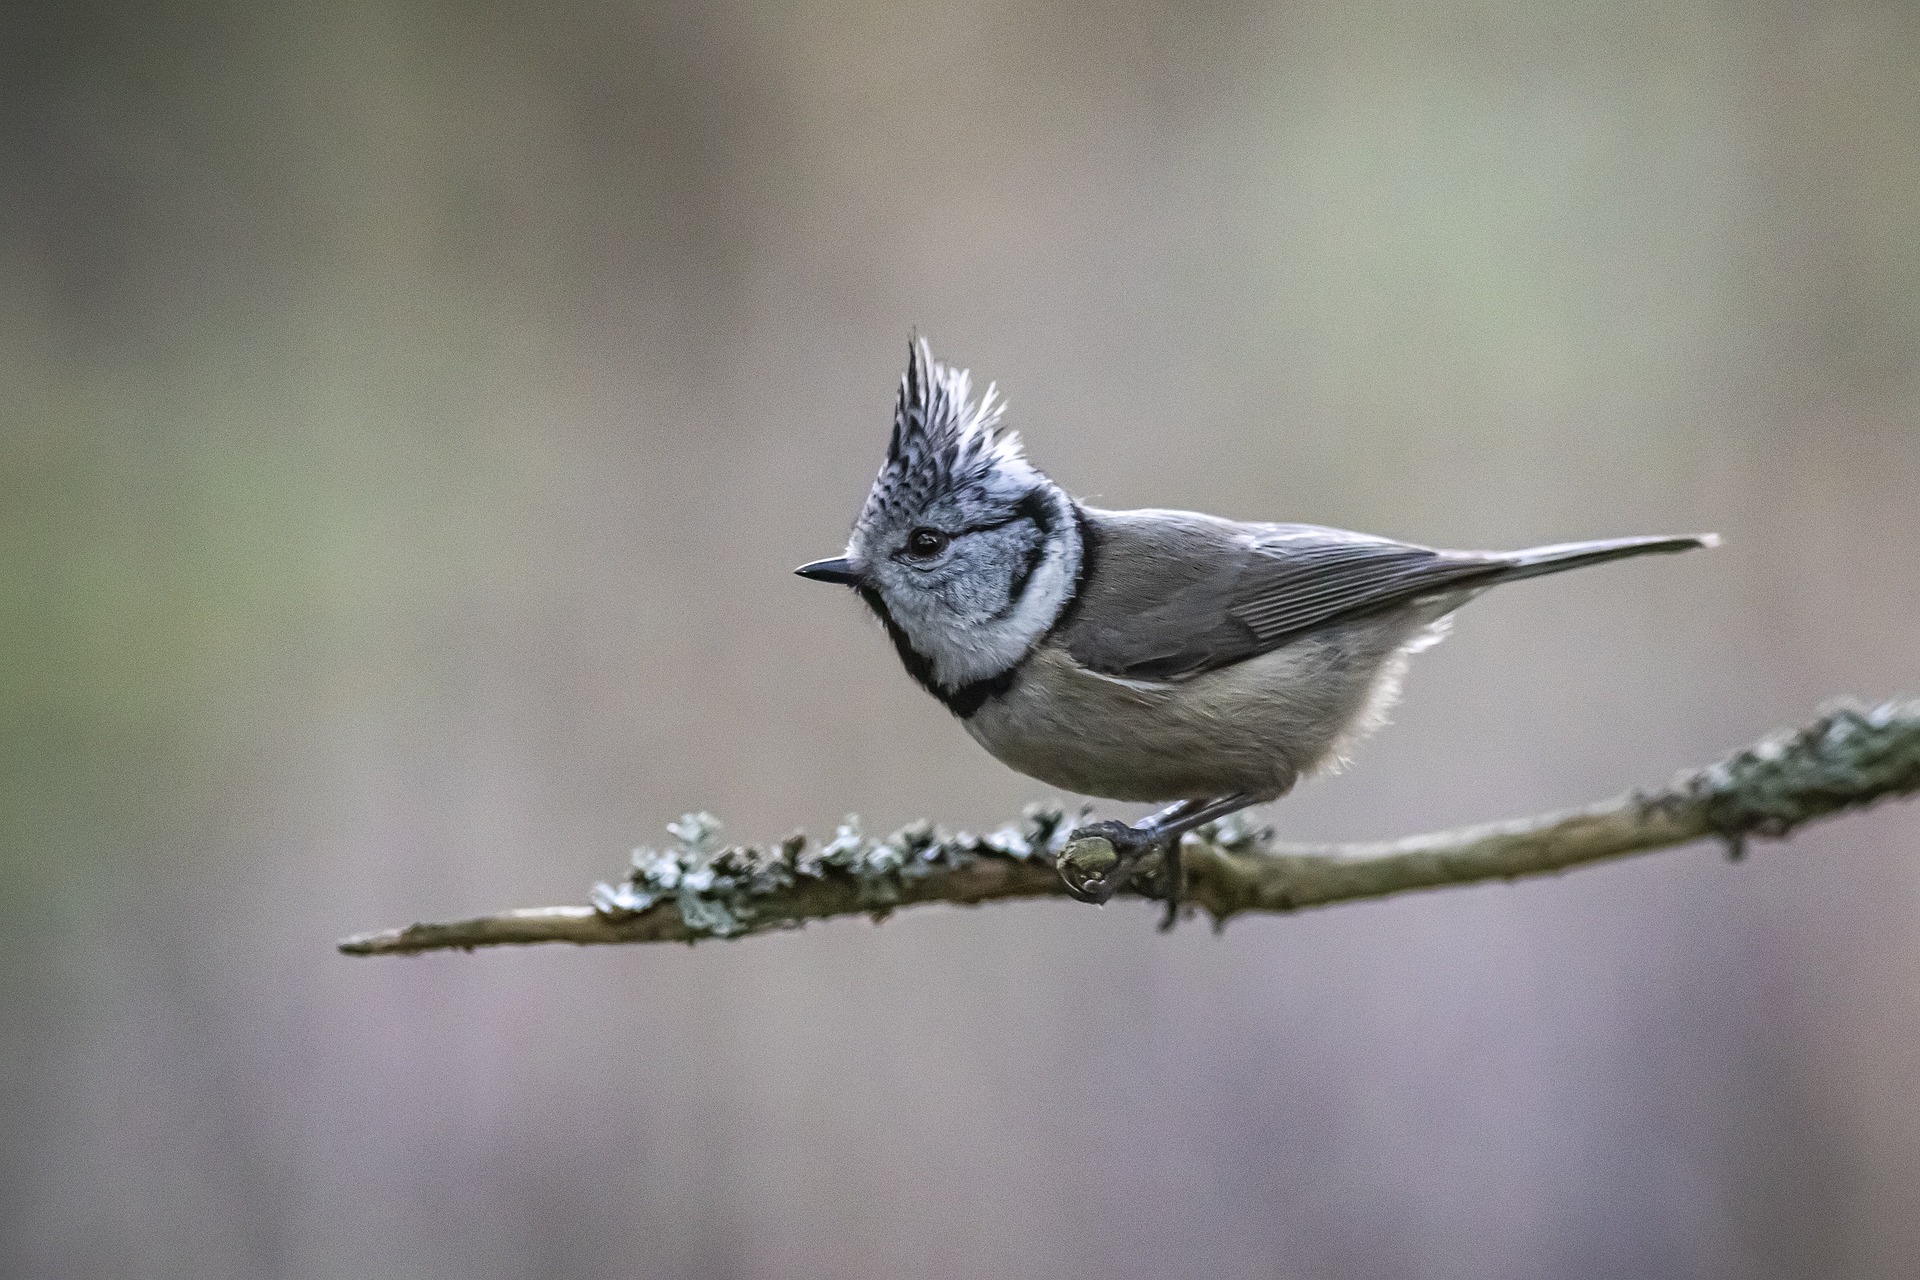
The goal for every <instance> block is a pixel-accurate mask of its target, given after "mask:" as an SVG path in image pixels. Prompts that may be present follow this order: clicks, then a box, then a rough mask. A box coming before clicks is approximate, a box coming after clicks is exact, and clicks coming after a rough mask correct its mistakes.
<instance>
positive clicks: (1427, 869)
mask: <svg viewBox="0 0 1920 1280" xmlns="http://www.w3.org/2000/svg"><path fill="white" fill-rule="evenodd" d="M1914 791H1920V701H1908V702H1888V703H1884V704H1882V705H1881V706H1878V707H1875V708H1873V709H1872V710H1861V709H1859V708H1856V707H1852V706H1842V707H1838V708H1836V709H1834V710H1830V711H1828V712H1827V713H1826V714H1824V715H1822V716H1821V717H1820V718H1819V719H1817V720H1815V721H1814V722H1813V723H1812V724H1810V725H1807V726H1806V727H1804V728H1801V729H1795V730H1789V731H1783V732H1781V733H1777V734H1774V735H1772V736H1771V737H1768V738H1766V739H1764V740H1762V741H1761V742H1759V743H1757V744H1756V745H1754V746H1752V747H1749V748H1746V749H1745V750H1742V751H1738V752H1736V753H1734V754H1733V755H1731V756H1729V757H1727V758H1726V759H1725V760H1722V761H1719V762H1718V763H1716V764H1711V765H1708V766H1707V767H1706V768H1704V769H1699V770H1695V771H1693V772H1690V773H1683V774H1681V775H1680V776H1678V777H1676V778H1675V779H1674V780H1673V781H1672V782H1670V783H1668V784H1667V785H1666V786H1665V787H1663V788H1660V789H1659V790H1657V791H1652V792H1645V793H1643V792H1638V791H1635V792H1630V793H1628V794H1626V795H1623V796H1618V797H1616V798H1614V799H1612V800H1607V801H1603V802H1601V803H1599V804H1596V805H1592V806H1590V807H1588V808H1585V809H1576V810H1572V811H1568V812H1562V813H1551V814H1545V815H1542V816H1540V817H1534V818H1521V819H1517V820H1515V821H1512V822H1499V823H1489V824H1487V825H1484V826H1477V827H1464V828H1461V829H1459V830H1455V831H1441V832H1435V833H1433V834H1430V835H1420V836H1409V837H1407V838H1405V839H1402V840H1392V841H1387V842H1384V843H1379V844H1354V845H1331V846H1318V847H1306V846H1296V845H1282V844H1278V843H1276V842H1274V840H1273V838H1272V835H1273V833H1272V832H1271V831H1270V830H1267V829H1264V828H1259V827H1255V826H1253V825H1250V824H1249V823H1246V822H1243V821H1239V820H1237V819H1234V818H1230V819H1228V820H1227V821H1225V822H1223V823H1219V824H1216V825H1214V826H1212V827H1207V828H1202V829H1201V830H1200V831H1198V832H1194V833H1192V834H1189V835H1188V836H1187V837H1186V843H1185V845H1184V846H1183V848H1184V855H1185V863H1186V867H1187V872H1188V883H1187V888H1186V893H1185V895H1184V896H1185V899H1186V901H1187V902H1188V903H1189V904H1191V905H1193V906H1199V907H1204V908H1205V909H1206V910H1207V912H1208V913H1209V914H1211V915H1212V917H1213V919H1214V922H1215V924H1216V927H1218V926H1223V925H1224V924H1225V922H1226V921H1227V920H1228V919H1229V918H1231V917H1233V916H1236V915H1239V914H1241V913H1243V912H1248V911H1294V910H1298V909H1300V908H1302V907H1319V906H1326V905H1329V904H1331V903H1336V902H1352V901H1355V900H1358V899H1362V898H1383V897H1387V896H1388V895H1390V894H1396V893H1405V892H1407V891H1409V890H1414V889H1432V888H1438V887H1440V886H1443V885H1457V884H1474V883H1478V882H1481V881H1486V880H1514V879H1518V878H1520V877H1522V876H1535V875H1549V874H1553V873H1555V872H1560V871H1565V870H1567V869H1569V868H1571V867H1577V866H1581V865H1584V864H1586V863H1592V862H1600V861H1604V860H1606V859H1609V858H1619V857H1625V856H1627V855H1629V854H1635V853H1646V852H1650V851H1651V850H1654V849H1665V848H1669V847H1671V846H1673V845H1679V844H1687V843H1690V842H1692V841H1695V840H1701V839H1705V838H1708V837H1713V838H1717V839H1719V840H1722V841H1724V842H1725V843H1726V846H1727V850H1728V853H1729V855H1730V856H1731V857H1733V858H1735V859H1736V860H1737V859H1738V858H1739V857H1740V856H1741V855H1742V854H1743V852H1744V850H1745V846H1746V841H1747V839H1748V838H1749V837H1753V836H1763V837H1770V838H1775V839H1778V838H1781V837H1784V836H1786V835H1787V834H1789V833H1790V832H1792V831H1793V830H1794V828H1796V827H1798V826H1800V825H1801V824H1803V823H1806V822H1810V821H1812V820H1814V819H1816V818H1822V817H1825V816H1827V815H1829V814H1833V813H1838V812H1840V811H1842V810H1845V809H1853V808H1861V807H1864V806H1866V805H1869V804H1872V803H1873V802H1874V801H1876V800H1880V799H1884V798H1886V797H1889V796H1903V795H1907V794H1910V793H1912V792H1914ZM1084 819H1085V814H1084V812H1083V813H1082V814H1080V815H1078V816H1077V817H1076V818H1074V819H1073V820H1072V821H1069V820H1068V818H1067V816H1066V815H1065V814H1063V813H1062V812H1061V811H1060V810H1058V809H1049V808H1042V807H1038V806H1035V807H1032V808H1029V809H1028V811H1027V814H1026V817H1025V819H1024V821H1022V822H1021V823H1020V824H1018V825H1016V826H1011V827H1007V828H1005V829H1003V830H1000V831H996V832H994V833H993V834H991V835H986V836H975V835H969V834H967V833H965V832H960V833H956V834H947V833H945V832H942V831H939V830H937V829H936V828H934V827H933V826H932V825H931V824H928V823H924V822H923V823H916V824H914V825H912V826H909V827H906V828H904V829H902V830H900V831H897V832H895V833H894V834H892V835H890V836H888V837H886V838H885V839H883V840H873V839H869V838H867V837H865V836H863V835H861V834H860V830H859V825H858V821H857V820H856V819H852V818H849V819H848V820H847V821H846V822H845V823H844V824H843V825H842V826H841V827H840V829H839V831H838V833H837V834H836V835H835V836H834V838H833V839H832V840H831V841H829V842H828V843H827V844H826V845H825V846H823V847H821V848H820V849H819V850H818V851H815V852H809V851H808V849H807V841H806V837H804V836H802V835H798V834H796V835H792V836H789V837H787V839H786V840H784V841H782V842H781V843H780V844H778V845H776V846H773V847H771V848H766V849H756V848H748V847H744V846H722V845H721V844H720V843H719V841H718V840H717V835H718V832H719V824H718V823H717V822H715V821H714V820H713V818H712V817H710V816H709V815H706V814H695V815H690V816H688V817H686V818H682V819H681V820H680V821H679V822H677V823H672V824H669V825H668V827H667V830H668V831H669V832H670V833H672V835H673V836H674V837H675V838H676V840H677V842H678V845H679V847H678V848H675V849H669V850H666V851H658V850H653V849H639V850H636V851H635V852H634V855H633V863H634V865H633V870H632V872H631V873H630V874H629V875H628V876H627V878H626V879H625V880H623V881H621V882H620V883H619V884H617V885H604V884H603V885H600V886H598V887H597V888H596V889H595V890H594V892H593V905H591V906H582V907H535V908H531V909H528V910H522V911H509V912H507V913H505V914H503V915H496V916H481V917H479V918H478V919H473V920H461V921H455V922H451V923H446V924H415V925H409V926H407V927H406V928H404V929H390V930H387V931H384V932H381V933H367V934H358V935H355V936H354V937H351V938H347V939H344V940H343V941H342V942H341V943H340V950H341V951H343V952H345V953H347V954H348V955H362V956H369V955H395V954H405V953H411V952H419V951H434V950H440V949H445V948H454V947H458V948H464V949H466V950H472V949H473V948H475V947H487V946H498V945H501V944H505V943H514V944H523V943H533V942H574V943H601V942H696V941H698V940H700V939H702V938H738V937H745V936H747V935H749V934H754V933H764V932H767V931H769V930H773V929H789V928H796V927H798V926H800V925H802V924H804V923H805V922H807V921H808V920H823V919H826V918H828V917H831V916H842V915H855V914H865V915H871V916H873V917H874V918H875V919H876V920H878V919H881V918H883V917H885V916H886V915H888V914H889V913H891V912H892V911H894V910H895V909H896V908H899V907H910V906H916V905H918V904H920V903H926V902H950V903H960V904H962V905H968V906H971V905H974V904H977V903H982V902H991V901H996V900H1000V899H1008V898H1050V897H1064V896H1066V886H1065V885H1064V884H1063V883H1062V882H1061V879H1060V875H1059V872H1058V870H1057V869H1056V868H1057V864H1058V862H1059V861H1060V860H1061V859H1063V858H1065V859H1071V858H1073V857H1075V856H1076V853H1077V852H1078V850H1077V848H1076V847H1075V846H1074V845H1070V843H1069V841H1068V834H1069V832H1070V831H1071V830H1072V828H1073V827H1075V826H1076V825H1078V824H1079V823H1080V822H1081V821H1084ZM1082 843H1084V842H1082ZM1126 891H1127V892H1130V893H1132V894H1134V896H1139V897H1147V896H1152V894H1151V892H1150V891H1149V890H1148V889H1146V888H1145V887H1134V888H1131V889H1129V890H1126Z"/></svg>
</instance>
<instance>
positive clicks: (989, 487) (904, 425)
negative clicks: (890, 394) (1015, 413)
mask: <svg viewBox="0 0 1920 1280" xmlns="http://www.w3.org/2000/svg"><path fill="white" fill-rule="evenodd" d="M1006 408H1007V406H1006V402H1005V401H1003V400H1001V399H1000V398H999V395H998V392H997V390H996V388H995V386H994V384H992V383H989V384H987V389H986V391H985V393H983V394H982V395H981V397H980V399H979V400H978V401H977V402H976V401H975V400H974V399H973V378H972V375H970V374H969V373H968V372H967V371H966V370H965V369H956V368H954V367H953V366H951V365H945V364H941V363H940V362H939V361H937V360H935V359H934V358H933V351H932V348H931V347H929V346H928V344H927V340H926V339H925V338H917V339H915V340H913V341H912V342H909V343H908V344H907V371H906V373H905V374H904V375H902V376H901V378H900V394H899V396H898V398H897V399H896V400H895V401H894V408H893V436H892V438H891V439H890V440H889V441H888V443H887V461H886V465H885V466H884V467H882V468H881V470H880V477H879V480H878V482H877V483H876V484H875V485H874V489H873V496H872V502H873V506H872V508H871V514H872V515H874V516H881V515H884V514H885V513H888V512H891V511H893V510H896V509H898V508H901V507H918V506H922V505H924V504H925V503H926V502H927V501H928V499H929V498H930V497H932V496H933V495H934V494H956V495H957V494H962V493H965V492H966V491H967V490H969V489H974V490H979V491H981V494H982V496H999V495H1000V493H1001V492H1003V491H1005V490H1011V489H1016V488H1021V487H1025V486H1027V485H1031V484H1032V483H1033V482H1034V481H1035V480H1036V479H1037V478H1038V477H1037V475H1036V473H1035V472H1034V471H1033V469H1032V467H1031V466H1029V465H1028V463H1027V460H1026V458H1025V457H1024V456H1023V454H1022V453H1021V449H1020V436H1019V433H1017V432H1015V431H1013V430H1011V429H1009V428H1008V427H1006V426H1005V425H1003V423H1002V418H1003V416H1004V415H1005V413H1006Z"/></svg>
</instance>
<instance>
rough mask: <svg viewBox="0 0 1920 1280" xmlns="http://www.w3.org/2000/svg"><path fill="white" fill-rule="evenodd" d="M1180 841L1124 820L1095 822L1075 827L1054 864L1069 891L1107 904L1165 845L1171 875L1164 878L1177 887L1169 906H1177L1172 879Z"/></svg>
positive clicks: (1165, 862) (1085, 899)
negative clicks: (1129, 824) (1131, 825)
mask: <svg viewBox="0 0 1920 1280" xmlns="http://www.w3.org/2000/svg"><path fill="white" fill-rule="evenodd" d="M1179 843H1180V838H1179V837H1178V836H1174V837H1172V838H1171V839H1169V838H1168V837H1167V836H1165V835H1162V834H1161V833H1160V832H1158V831H1153V830H1142V829H1141V828H1139V827H1130V826H1128V825H1127V824H1126V823H1124V822H1095V823H1091V824H1089V825H1087V826H1084V827H1076V828H1075V829H1074V831H1073V833H1072V834H1071V835H1069V836H1068V837H1067V844H1066V847H1065V848H1064V849H1062V850H1061V851H1060V856H1059V858H1058V859H1057V860H1056V863H1055V865H1056V866H1058V867H1059V869H1060V878H1061V879H1062V880H1064V881H1065V882H1066V885H1067V892H1068V893H1071V894H1072V895H1073V896H1074V897H1076V898H1078V899H1080V901H1082V902H1092V903H1104V902H1106V901H1107V900H1108V899H1109V898H1111V897H1113V895H1114V894H1116V893H1118V892H1120V890H1121V889H1122V888H1124V887H1125V886H1126V883H1127V882H1128V881H1129V880H1131V879H1132V878H1133V874H1134V872H1135V871H1136V870H1137V869H1138V868H1139V866H1140V864H1141V863H1143V862H1145V861H1146V860H1147V859H1148V858H1150V857H1152V856H1153V853H1154V851H1155V850H1156V849H1163V848H1164V852H1163V853H1162V855H1161V856H1162V861H1163V866H1164V867H1165V868H1167V869H1170V870H1171V874H1166V875H1164V877H1163V878H1164V879H1165V880H1166V881H1167V885H1166V887H1167V888H1169V889H1173V890H1174V891H1173V892H1170V893H1167V895H1166V896H1167V900H1168V905H1169V907H1170V908H1174V909H1177V902H1178V892H1177V887H1176V886H1175V885H1174V884H1173V883H1172V882H1173V881H1175V880H1177V879H1178V865H1179V862H1178V859H1179V853H1178V846H1179Z"/></svg>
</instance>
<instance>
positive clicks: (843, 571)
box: [794, 556, 860, 587]
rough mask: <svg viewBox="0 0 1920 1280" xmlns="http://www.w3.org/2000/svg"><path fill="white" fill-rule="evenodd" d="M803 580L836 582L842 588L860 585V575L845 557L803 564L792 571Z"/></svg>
mask: <svg viewBox="0 0 1920 1280" xmlns="http://www.w3.org/2000/svg"><path fill="white" fill-rule="evenodd" d="M794 572H795V573H797V574H799V575H800V576H801V577H803V578H812V579H813V580H814V581H815V582H837V583H839V584H840V585H841V586H843V587H857V586H859V585H860V574H859V573H858V571H856V570H855V569H854V567H853V562H852V561H851V560H848V559H847V558H846V557H845V556H840V557H836V558H835V559H832V560H815V561H814V562H813V563H812V564H803V565H801V566H800V567H799V568H798V569H795V570H794Z"/></svg>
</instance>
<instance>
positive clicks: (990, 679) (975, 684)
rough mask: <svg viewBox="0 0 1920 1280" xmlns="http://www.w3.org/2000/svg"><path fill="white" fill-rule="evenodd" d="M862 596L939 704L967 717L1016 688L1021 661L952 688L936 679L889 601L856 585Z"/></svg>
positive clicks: (903, 661) (916, 678)
mask: <svg viewBox="0 0 1920 1280" xmlns="http://www.w3.org/2000/svg"><path fill="white" fill-rule="evenodd" d="M855 590H857V591H859V593H860V598H861V599H862V600H865V601H866V602H867V608H869V609H871V610H873V612H874V616H876V617H878V618H879V619H880V622H881V625H883V626H885V627H886V629H887V638H888V639H890V640H892V641H893V647H894V651H895V652H897V653H898V654H899V655H900V665H901V666H903V667H905V668H906V669H907V674H908V675H910V676H912V677H913V680H914V683H915V684H917V685H919V686H920V687H921V688H922V689H925V690H926V691H927V692H928V693H930V694H932V695H933V696H934V697H936V698H938V699H940V704H941V705H942V706H944V707H945V708H946V709H947V710H949V711H951V712H953V714H954V715H956V716H959V717H960V718H961V719H962V720H965V719H966V718H967V717H968V716H971V715H972V714H973V713H974V712H976V711H978V710H979V709H980V708H981V707H983V706H985V705H986V704H987V700H988V699H989V698H997V697H999V696H1000V695H1001V694H1003V693H1005V692H1006V691H1007V690H1009V689H1011V688H1013V681H1014V677H1015V676H1016V675H1017V674H1019V671H1020V665H1021V663H1023V662H1025V661H1026V659H1025V658H1022V659H1021V660H1020V662H1016V663H1014V664H1013V665H1012V666H1010V667H1008V668H1007V669H1006V670H1005V671H1002V672H999V673H997V674H995V675H990V676H987V677H986V678H984V679H981V680H974V681H970V682H968V683H967V684H963V685H961V686H960V687H959V688H958V689H949V688H947V686H945V685H943V684H941V683H940V682H939V681H938V680H936V679H934V678H933V663H932V662H931V661H929V660H928V659H927V657H926V655H925V654H923V653H921V652H920V651H919V650H918V649H916V648H914V647H913V641H911V640H909V639H907V633H906V632H905V631H904V630H902V629H901V626H900V624H899V623H897V622H895V621H894V620H893V614H891V613H890V612H888V611H887V602H886V601H885V600H882V599H881V598H880V593H879V592H878V591H875V590H874V589H873V588H872V587H857V588H855Z"/></svg>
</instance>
